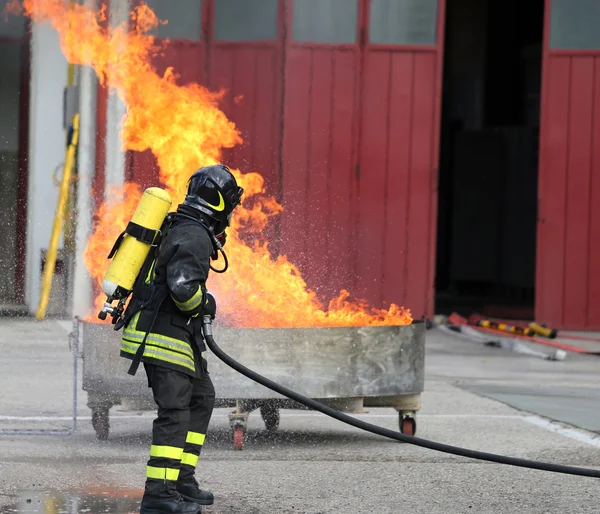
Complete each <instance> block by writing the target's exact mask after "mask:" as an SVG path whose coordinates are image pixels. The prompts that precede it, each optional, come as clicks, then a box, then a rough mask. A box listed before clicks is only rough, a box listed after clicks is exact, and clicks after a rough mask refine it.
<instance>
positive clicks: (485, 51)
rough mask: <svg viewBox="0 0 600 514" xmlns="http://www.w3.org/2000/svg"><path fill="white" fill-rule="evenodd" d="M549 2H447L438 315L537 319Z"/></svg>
mask: <svg viewBox="0 0 600 514" xmlns="http://www.w3.org/2000/svg"><path fill="white" fill-rule="evenodd" d="M543 24H544V0H528V1H527V2H522V1H521V0H504V1H502V2H497V1H493V0H447V14H446V41H445V57H444V84H443V88H444V94H443V103H442V137H441V152H440V177H439V216H438V242H437V265H436V312H438V313H442V314H443V313H448V312H452V311H457V312H460V313H463V314H467V315H468V314H470V313H472V312H480V313H483V314H485V315H487V316H491V317H493V316H497V317H508V318H521V319H527V318H532V317H533V302H534V287H535V251H536V217H537V170H538V134H539V124H540V123H539V121H540V120H539V118H540V114H539V113H540V91H541V67H542V66H541V64H542V39H543Z"/></svg>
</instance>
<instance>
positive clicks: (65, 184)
mask: <svg viewBox="0 0 600 514" xmlns="http://www.w3.org/2000/svg"><path fill="white" fill-rule="evenodd" d="M78 142H79V113H77V114H75V116H73V122H72V123H71V127H70V130H69V140H68V141H67V153H66V158H65V167H64V170H63V176H62V181H61V183H60V191H59V196H58V207H57V209H56V214H55V215H54V224H53V225H52V234H51V235H50V244H49V245H48V252H47V253H46V262H45V263H44V274H43V276H42V288H41V291H40V300H39V303H38V308H37V312H36V315H35V318H36V319H37V320H43V319H44V318H45V317H46V311H47V310H48V301H49V299H50V289H51V288H52V277H53V275H54V268H55V266H56V255H57V253H58V241H59V238H60V233H61V231H62V227H63V222H64V217H65V205H66V204H67V201H68V199H69V189H70V185H71V174H72V172H73V165H74V162H75V151H76V149H77V143H78Z"/></svg>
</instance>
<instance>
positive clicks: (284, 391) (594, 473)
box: [203, 316, 600, 478]
mask: <svg viewBox="0 0 600 514" xmlns="http://www.w3.org/2000/svg"><path fill="white" fill-rule="evenodd" d="M203 332H204V338H205V340H206V344H207V345H208V347H209V348H210V350H211V351H212V352H213V353H214V354H215V355H216V356H217V357H218V358H219V359H221V360H222V361H223V362H224V363H225V364H227V365H228V366H229V367H231V368H233V369H234V370H235V371H237V372H238V373H241V374H242V375H244V376H246V377H248V378H249V379H250V380H254V382H257V383H259V384H261V385H263V386H265V387H266V388H268V389H271V390H273V391H275V392H276V393H279V394H281V395H283V396H287V397H288V398H290V399H291V400H295V401H297V402H298V403H301V404H303V405H306V406H307V407H309V408H310V409H313V410H317V411H319V412H322V413H323V414H325V415H327V416H330V417H332V418H335V419H337V420H338V421H341V422H342V423H347V424H348V425H352V426H353V427H356V428H360V429H361V430H366V431H367V432H371V433H372V434H376V435H380V436H383V437H389V438H390V439H394V440H396V441H400V442H403V443H409V444H414V445H415V446H421V447H423V448H428V449H430V450H435V451H438V452H443V453H450V454H452V455H459V456H461V457H467V458H470V459H477V460H485V461H489V462H496V463H498V464H508V465H510V466H518V467H521V468H531V469H538V470H541V471H552V472H554V473H565V474H568V475H578V476H583V477H593V478H600V470H597V469H588V468H578V467H574V466H564V465H562V464H552V463H549V462H537V461H534V460H527V459H519V458H517V457H507V456H505V455H497V454H495V453H486V452H480V451H476V450H469V449H467V448H459V447H457V446H451V445H449V444H443V443H436V442H435V441H428V440H427V439H421V438H419V437H414V436H410V435H406V434H402V433H401V432H396V431H395V430H389V429H387V428H382V427H379V426H377V425H373V424H372V423H366V422H365V421H361V420H359V419H356V418H353V417H352V416H348V415H347V414H344V413H342V412H339V411H337V410H335V409H332V408H331V407H328V406H327V405H323V404H322V403H319V402H317V401H315V400H312V399H311V398H307V397H306V396H302V395H301V394H298V393H296V392H295V391H292V390H291V389H288V388H287V387H283V386H282V385H279V384H278V383H276V382H273V381H272V380H269V379H268V378H265V377H263V376H262V375H259V374H258V373H256V372H255V371H252V370H251V369H248V368H247V367H246V366H244V365H242V364H240V363H239V362H237V361H236V360H234V359H232V358H231V357H230V356H229V355H227V354H226V353H225V352H224V351H223V350H221V348H219V345H217V343H216V341H215V339H214V337H213V335H212V325H211V320H210V317H209V316H205V317H204V324H203Z"/></svg>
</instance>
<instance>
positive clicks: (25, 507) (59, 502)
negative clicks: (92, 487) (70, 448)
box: [0, 491, 141, 514]
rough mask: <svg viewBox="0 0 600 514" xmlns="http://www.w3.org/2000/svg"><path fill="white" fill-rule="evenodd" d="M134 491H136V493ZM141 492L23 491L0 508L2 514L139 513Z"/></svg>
mask: <svg viewBox="0 0 600 514" xmlns="http://www.w3.org/2000/svg"><path fill="white" fill-rule="evenodd" d="M134 494H135V493H134ZM140 499H141V491H139V492H137V494H135V496H133V497H130V496H129V494H123V496H122V497H119V498H115V497H113V496H111V494H110V493H108V492H106V493H105V494H100V495H91V494H84V493H82V492H73V493H70V494H69V493H64V492H60V491H41V492H40V491H23V492H21V494H20V495H19V498H18V500H17V502H16V503H15V504H13V505H10V506H7V507H4V508H0V513H2V514H13V513H15V514H17V513H18V514H25V513H28V514H77V513H86V512H89V513H104V512H107V513H113V512H116V513H123V514H126V513H136V512H139V504H140Z"/></svg>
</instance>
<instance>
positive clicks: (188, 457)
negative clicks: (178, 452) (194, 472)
mask: <svg viewBox="0 0 600 514" xmlns="http://www.w3.org/2000/svg"><path fill="white" fill-rule="evenodd" d="M181 464H182V465H186V466H192V467H193V468H195V467H196V464H198V455H194V454H193V453H184V454H183V455H182V457H181Z"/></svg>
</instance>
